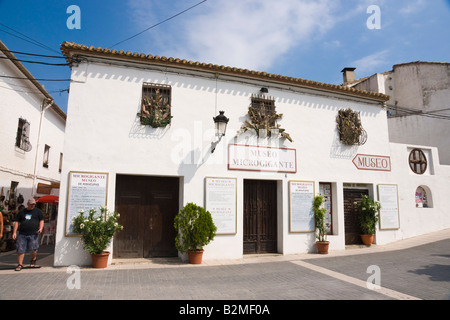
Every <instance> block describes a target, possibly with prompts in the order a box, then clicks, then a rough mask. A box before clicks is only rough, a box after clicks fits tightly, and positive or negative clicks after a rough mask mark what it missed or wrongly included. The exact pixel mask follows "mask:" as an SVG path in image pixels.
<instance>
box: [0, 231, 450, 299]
mask: <svg viewBox="0 0 450 320" xmlns="http://www.w3.org/2000/svg"><path fill="white" fill-rule="evenodd" d="M49 248H51V246H48V247H47V246H43V247H42V250H41V251H42V252H41V253H40V258H39V261H38V263H39V264H41V265H42V268H40V269H24V270H22V271H20V272H15V271H14V270H12V269H11V268H13V267H14V266H15V264H16V262H15V254H14V253H7V254H5V253H2V255H1V256H0V268H1V270H0V284H1V286H0V299H2V300H4V299H7V300H16V299H19V300H20V299H23V298H24V297H25V298H27V299H32V300H34V299H37V300H52V299H58V300H62V299H63V300H78V299H81V300H100V299H101V300H111V299H114V300H140V299H145V300H147V299H150V300H167V301H169V300H177V301H179V302H180V303H181V301H183V303H184V300H188V301H191V302H192V303H194V302H193V301H192V300H219V301H230V300H232V301H237V300H239V301H243V300H252V301H254V302H255V300H322V299H327V300H396V299H400V300H413V299H425V300H448V299H450V230H444V231H441V232H437V233H433V234H430V235H426V236H422V237H415V238H414V239H410V240H402V241H399V242H397V243H395V244H390V245H384V246H377V245H373V246H372V247H370V248H367V247H361V248H355V249H347V250H345V251H344V250H343V251H339V252H330V254H329V255H318V254H302V255H286V256H282V255H266V256H248V257H245V258H243V259H239V260H232V261H208V262H205V263H203V264H202V265H189V264H186V263H182V262H180V261H179V260H178V259H175V258H174V259H154V260H151V261H148V260H147V261H145V262H142V261H137V262H136V261H134V262H131V261H130V262H129V263H122V262H121V261H116V262H115V264H114V265H111V266H109V267H108V268H107V269H102V270H96V269H92V268H81V269H75V271H72V272H70V270H68V268H66V267H63V268H53V267H51V261H52V259H53V258H52V255H51V251H49V250H48V249H49ZM26 259H27V258H26ZM27 262H28V260H25V263H27ZM370 266H372V269H371V271H370V272H369V273H368V268H369V267H370ZM373 268H375V269H373ZM377 268H378V269H377ZM373 270H375V272H374V271H373ZM68 272H69V273H68ZM372 275H373V276H374V277H373V278H370V279H369V277H371V276H372ZM375 276H378V279H379V282H378V283H377V282H376V280H373V279H376V277H375ZM368 279H369V282H370V283H371V284H379V285H380V286H381V288H379V289H368V288H367V282H368ZM371 279H372V280H371Z"/></svg>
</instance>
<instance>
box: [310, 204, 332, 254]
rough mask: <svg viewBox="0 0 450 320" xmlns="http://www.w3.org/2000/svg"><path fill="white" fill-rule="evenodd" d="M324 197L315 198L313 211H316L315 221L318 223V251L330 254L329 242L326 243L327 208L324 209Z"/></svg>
mask: <svg viewBox="0 0 450 320" xmlns="http://www.w3.org/2000/svg"><path fill="white" fill-rule="evenodd" d="M322 204H323V197H322V196H315V197H314V202H313V211H314V221H315V222H316V230H317V234H316V238H317V241H316V246H317V251H318V252H319V253H321V254H327V253H328V247H329V245H330V242H329V241H326V231H327V227H326V225H325V212H326V210H325V208H323V207H322Z"/></svg>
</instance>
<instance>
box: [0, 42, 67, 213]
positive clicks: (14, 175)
mask: <svg viewBox="0 0 450 320" xmlns="http://www.w3.org/2000/svg"><path fill="white" fill-rule="evenodd" d="M3 50H5V52H4V51H3ZM6 50H8V48H7V47H6V46H4V44H3V43H1V42H0V56H1V57H7V56H8V57H10V58H11V57H12V58H13V59H14V58H15V57H14V55H12V53H9V52H8V51H6ZM0 75H3V76H6V77H0V96H1V113H2V115H1V117H0V145H1V156H0V188H2V189H3V195H4V196H5V199H4V203H2V206H3V207H4V208H5V210H4V211H5V212H7V211H8V208H7V207H8V206H7V201H8V200H9V197H8V195H9V191H10V188H11V183H12V182H13V181H14V182H18V185H17V190H16V194H15V197H16V199H17V197H18V196H19V195H22V197H23V199H24V204H26V201H27V200H28V199H29V198H31V197H39V196H43V195H45V194H43V193H39V192H38V191H39V190H38V184H42V185H48V186H50V185H52V184H53V186H54V188H53V189H52V190H49V192H51V193H52V194H56V195H57V194H58V193H59V181H60V175H61V173H60V168H61V154H62V152H63V145H64V131H65V125H66V116H65V114H64V112H63V111H62V110H61V109H59V107H58V106H57V105H54V104H52V102H51V100H52V98H51V96H50V95H49V94H48V93H47V91H45V89H44V88H43V87H42V86H41V85H40V84H39V83H38V82H37V81H36V82H34V83H33V82H31V81H30V80H28V79H29V78H30V77H32V76H31V74H30V73H29V72H28V71H27V70H26V69H25V67H24V66H23V65H22V64H21V63H20V62H19V61H11V60H7V59H0ZM7 77H16V78H7ZM23 78H24V79H23ZM19 119H23V120H25V121H26V122H27V123H28V124H29V133H28V140H29V146H28V147H26V148H20V147H17V146H16V138H17V134H18V126H19ZM46 145H47V146H48V147H49V149H48V150H49V152H48V165H47V166H46V167H44V165H43V164H44V153H45V146H46ZM25 149H26V150H25Z"/></svg>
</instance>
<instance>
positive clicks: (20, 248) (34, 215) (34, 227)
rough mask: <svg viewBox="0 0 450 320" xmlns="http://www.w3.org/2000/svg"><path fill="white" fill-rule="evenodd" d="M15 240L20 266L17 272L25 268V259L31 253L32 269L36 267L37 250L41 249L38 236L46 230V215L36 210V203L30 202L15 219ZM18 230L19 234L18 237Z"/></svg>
mask: <svg viewBox="0 0 450 320" xmlns="http://www.w3.org/2000/svg"><path fill="white" fill-rule="evenodd" d="M14 221H15V222H14V230H13V235H12V237H13V239H14V240H16V249H17V260H18V262H19V264H18V265H17V267H16V269H15V270H16V271H20V270H22V268H23V265H22V263H23V258H24V256H25V253H30V255H31V263H30V267H31V268H34V267H36V256H37V250H38V249H39V241H38V235H39V234H40V233H41V232H42V229H43V228H44V214H43V213H42V211H41V210H40V209H38V208H36V201H35V200H34V199H33V198H31V199H30V200H28V203H27V207H26V208H25V209H23V210H22V211H20V212H19V213H18V214H17V215H16V217H15V218H14ZM17 230H19V234H18V235H17Z"/></svg>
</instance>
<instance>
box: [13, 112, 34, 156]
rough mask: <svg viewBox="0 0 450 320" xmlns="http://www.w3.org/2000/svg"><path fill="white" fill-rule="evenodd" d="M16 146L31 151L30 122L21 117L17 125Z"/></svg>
mask: <svg viewBox="0 0 450 320" xmlns="http://www.w3.org/2000/svg"><path fill="white" fill-rule="evenodd" d="M16 147H18V148H19V149H22V150H24V151H27V152H28V151H31V144H30V123H29V122H28V121H27V120H25V119H22V118H20V119H19V124H18V126H17V135H16Z"/></svg>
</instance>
